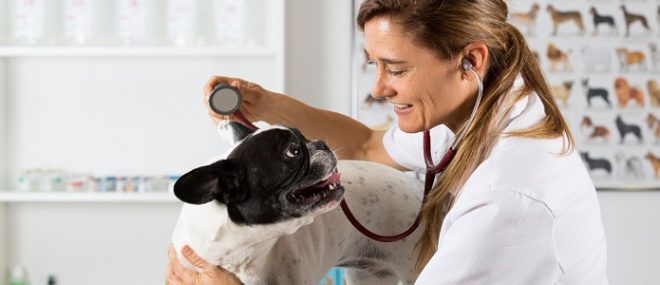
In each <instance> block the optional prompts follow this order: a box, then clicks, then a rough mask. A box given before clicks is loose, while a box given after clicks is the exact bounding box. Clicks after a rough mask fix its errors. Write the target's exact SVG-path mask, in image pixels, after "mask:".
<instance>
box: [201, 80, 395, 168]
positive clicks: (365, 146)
mask: <svg viewBox="0 0 660 285" xmlns="http://www.w3.org/2000/svg"><path fill="white" fill-rule="evenodd" d="M218 83H226V84H230V85H232V86H234V87H236V88H238V89H239V90H240V91H241V94H242V95H243V104H242V105H241V112H242V113H243V115H244V116H245V117H246V118H247V119H248V120H250V121H265V122H267V123H269V124H277V125H284V126H287V127H291V128H296V129H298V130H300V131H301V132H302V133H303V134H304V135H305V136H306V137H307V138H309V139H320V140H323V141H324V142H325V143H326V144H327V145H328V146H329V147H330V148H331V149H332V150H334V151H335V153H336V154H337V156H338V158H340V159H352V160H369V161H374V162H379V163H382V164H385V165H388V166H391V167H394V168H397V169H400V170H406V169H405V168H404V167H403V166H401V165H399V164H398V163H396V162H395V161H394V160H393V159H392V158H391V157H390V156H389V155H388V154H387V152H386V151H385V147H384V146H383V135H384V134H385V132H384V131H375V130H372V129H370V128H368V127H367V126H365V125H363V124H362V123H360V122H358V121H356V120H354V119H352V118H350V117H347V116H344V115H342V114H339V113H336V112H331V111H327V110H322V109H318V108H314V107H311V106H309V105H307V104H304V103H302V102H300V101H298V100H295V99H293V98H291V97H289V96H286V95H284V94H279V93H275V92H271V91H268V90H266V89H263V88H262V87H261V86H259V85H257V84H254V83H250V82H247V81H245V80H242V79H238V78H230V77H222V76H214V77H211V78H210V79H209V80H208V82H207V84H206V86H205V88H204V94H205V97H204V98H205V100H204V101H205V102H206V103H205V104H206V107H207V110H208V113H209V116H210V117H211V118H212V119H213V120H214V121H215V122H216V123H218V122H219V121H221V120H224V119H228V118H229V117H227V116H222V115H218V114H216V113H214V112H213V111H212V110H211V109H210V107H209V105H208V97H209V96H210V93H211V91H212V90H213V87H214V86H215V85H216V84H218Z"/></svg>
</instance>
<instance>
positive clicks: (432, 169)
mask: <svg viewBox="0 0 660 285" xmlns="http://www.w3.org/2000/svg"><path fill="white" fill-rule="evenodd" d="M461 69H462V70H463V71H466V72H467V71H470V72H472V73H473V74H474V76H476V78H477V83H478V84H479V92H478V94H477V100H476V102H475V103H474V107H473V108H472V114H471V115H470V118H469V119H468V121H467V124H466V125H465V127H464V128H463V129H462V131H461V133H460V135H459V136H458V138H457V139H456V140H454V142H453V143H452V145H451V147H449V149H448V150H447V152H446V153H445V154H444V155H443V157H442V159H441V160H440V163H438V164H434V163H433V159H432V157H431V135H430V132H429V131H424V142H423V148H424V163H425V164H426V175H425V177H424V197H423V198H422V205H423V203H424V201H425V200H426V196H428V193H429V192H430V191H431V188H433V183H434V182H435V177H436V176H437V175H439V174H441V173H442V172H444V171H445V169H446V168H447V166H449V163H450V162H451V161H452V159H453V158H454V155H456V148H457V146H458V144H459V143H460V142H461V140H462V139H463V137H464V136H465V133H466V130H467V129H468V128H469V127H470V125H471V124H472V121H473V120H474V116H475V114H476V113H477V108H478V107H479V104H480V103H481V97H482V96H483V88H484V87H483V82H482V81H481V77H480V76H479V74H477V72H476V71H475V70H474V68H473V67H472V64H471V63H470V61H469V60H467V59H463V61H462V64H461ZM241 101H242V97H241V93H240V91H239V90H238V89H237V88H235V87H233V86H230V85H227V84H224V83H220V84H218V85H216V86H215V87H214V88H213V91H211V95H210V97H209V105H210V107H211V109H212V110H213V111H214V112H216V113H218V114H221V115H232V114H233V115H234V116H235V117H236V119H237V120H238V121H239V122H240V123H242V124H243V125H244V126H246V127H247V128H250V129H253V130H256V129H257V127H256V126H254V125H253V124H252V123H251V122H250V121H248V120H247V119H246V118H245V116H243V114H241V112H240V110H239V107H240V105H241ZM340 205H341V209H342V211H344V215H346V218H348V220H349V221H350V222H351V224H353V226H354V227H355V228H356V229H357V230H358V231H360V232H361V233H362V234H364V235H365V236H367V237H369V238H371V239H373V240H377V241H381V242H393V241H398V240H401V239H403V238H405V237H407V236H409V235H410V234H412V233H413V232H414V231H415V230H416V229H417V227H418V226H419V222H420V220H421V211H420V212H419V213H418V214H417V217H416V218H415V222H413V224H412V225H411V226H410V227H409V228H408V229H407V230H405V231H404V232H402V233H400V234H397V235H391V236H384V235H379V234H377V233H374V232H372V231H370V230H369V229H367V228H365V227H364V226H363V225H362V224H361V223H360V222H359V221H358V220H357V219H356V218H355V216H354V215H353V213H352V212H351V210H350V209H349V207H348V204H347V203H346V199H345V198H344V199H342V200H341V203H340Z"/></svg>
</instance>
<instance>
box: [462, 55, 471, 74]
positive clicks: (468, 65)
mask: <svg viewBox="0 0 660 285" xmlns="http://www.w3.org/2000/svg"><path fill="white" fill-rule="evenodd" d="M461 69H463V71H470V69H472V63H471V62H470V60H469V59H467V58H463V60H462V61H461Z"/></svg>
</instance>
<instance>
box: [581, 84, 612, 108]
mask: <svg viewBox="0 0 660 285" xmlns="http://www.w3.org/2000/svg"><path fill="white" fill-rule="evenodd" d="M582 88H583V89H584V90H586V94H585V95H586V97H587V105H588V106H589V108H591V99H593V98H601V99H602V100H603V101H604V102H605V103H606V104H607V107H608V108H612V103H611V102H610V99H609V97H610V95H609V92H608V91H607V89H605V88H599V87H591V86H589V78H583V79H582Z"/></svg>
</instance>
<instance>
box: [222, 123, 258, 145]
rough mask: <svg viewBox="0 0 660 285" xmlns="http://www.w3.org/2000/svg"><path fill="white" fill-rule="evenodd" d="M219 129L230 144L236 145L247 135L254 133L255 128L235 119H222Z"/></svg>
mask: <svg viewBox="0 0 660 285" xmlns="http://www.w3.org/2000/svg"><path fill="white" fill-rule="evenodd" d="M218 131H219V132H220V135H221V136H222V137H223V138H224V139H225V140H226V141H227V143H229V145H232V146H233V145H236V144H237V143H238V142H240V141H242V140H243V139H244V138H245V137H247V136H249V135H250V134H252V133H254V130H253V129H250V128H248V127H246V126H244V125H243V124H241V123H239V122H234V121H222V122H220V125H219V126H218Z"/></svg>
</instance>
